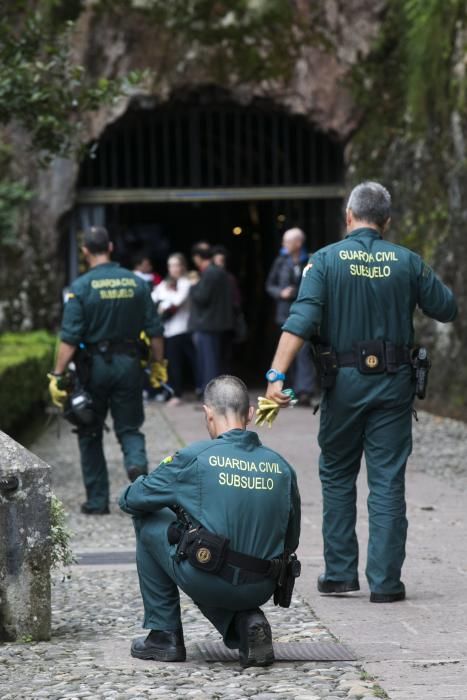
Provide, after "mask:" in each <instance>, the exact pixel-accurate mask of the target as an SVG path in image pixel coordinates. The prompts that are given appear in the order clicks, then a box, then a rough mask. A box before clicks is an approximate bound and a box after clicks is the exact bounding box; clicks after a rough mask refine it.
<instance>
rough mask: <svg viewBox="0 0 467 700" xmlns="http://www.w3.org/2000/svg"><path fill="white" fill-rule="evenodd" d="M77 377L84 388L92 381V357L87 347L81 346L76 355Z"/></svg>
mask: <svg viewBox="0 0 467 700" xmlns="http://www.w3.org/2000/svg"><path fill="white" fill-rule="evenodd" d="M74 361H75V365H76V377H77V379H78V382H79V384H81V386H82V387H85V388H86V387H87V386H88V384H89V382H90V380H91V371H92V355H91V353H90V352H89V351H88V350H87V349H86V347H85V346H83V347H81V346H79V348H78V350H77V351H76V353H75V356H74Z"/></svg>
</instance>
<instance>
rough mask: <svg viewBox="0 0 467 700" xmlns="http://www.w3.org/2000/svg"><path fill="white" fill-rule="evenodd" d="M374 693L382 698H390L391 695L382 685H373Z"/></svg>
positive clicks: (387, 699)
mask: <svg viewBox="0 0 467 700" xmlns="http://www.w3.org/2000/svg"><path fill="white" fill-rule="evenodd" d="M373 695H374V696H375V698H382V699H383V700H389V695H388V694H387V693H386V691H385V690H384V689H383V688H382V687H381V686H380V685H374V686H373Z"/></svg>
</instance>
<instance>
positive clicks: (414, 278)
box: [282, 228, 457, 352]
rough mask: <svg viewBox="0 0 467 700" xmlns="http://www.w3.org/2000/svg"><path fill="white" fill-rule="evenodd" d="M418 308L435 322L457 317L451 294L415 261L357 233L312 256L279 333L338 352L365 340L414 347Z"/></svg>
mask: <svg viewBox="0 0 467 700" xmlns="http://www.w3.org/2000/svg"><path fill="white" fill-rule="evenodd" d="M416 306H419V307H420V309H421V310H422V311H423V313H424V314H426V315H427V316H430V317H431V318H434V319H436V320H437V321H442V322H447V321H453V320H454V319H455V317H456V315H457V304H456V300H455V298H454V296H453V294H452V292H451V291H450V290H449V289H448V288H447V287H446V286H445V285H444V284H443V283H442V282H441V281H440V279H439V278H438V277H437V276H436V275H435V273H434V272H433V270H432V269H431V268H430V267H429V266H428V265H427V264H426V263H424V262H423V260H422V259H421V257H420V256H419V255H417V254H416V253H413V252H412V251H410V250H408V249H407V248H404V247H402V246H399V245H395V244H394V243H390V242H389V241H386V240H384V239H383V238H382V237H381V236H380V234H379V233H378V231H376V230H375V229H372V228H360V229H357V230H355V231H353V232H352V233H350V234H349V235H348V236H346V238H345V239H344V240H343V241H339V242H338V243H334V244H332V245H330V246H327V247H326V248H322V249H321V250H319V251H318V252H317V253H315V254H314V255H312V257H311V259H310V263H309V264H308V266H307V267H306V268H305V270H304V272H303V279H302V283H301V285H300V291H299V295H298V298H297V301H296V302H295V303H294V304H293V306H292V308H291V311H290V316H289V318H288V319H287V321H286V322H285V324H284V325H283V327H282V329H283V330H284V331H288V332H289V333H293V334H294V335H298V336H300V337H302V338H305V339H309V338H311V337H312V336H314V335H318V334H319V335H321V336H322V337H323V338H325V339H326V341H327V342H329V343H330V344H331V345H332V346H333V348H334V349H335V350H336V351H337V352H348V351H351V350H352V349H353V348H352V346H353V343H355V342H360V341H365V340H387V341H392V342H393V343H395V344H396V345H407V346H412V345H413V341H414V328H413V320H412V319H413V313H414V310H415V308H416Z"/></svg>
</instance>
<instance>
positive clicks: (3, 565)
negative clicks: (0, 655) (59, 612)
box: [0, 432, 51, 642]
mask: <svg viewBox="0 0 467 700" xmlns="http://www.w3.org/2000/svg"><path fill="white" fill-rule="evenodd" d="M50 552H51V539H50V467H49V466H48V465H47V464H45V463H44V462H42V461H41V460H40V459H38V458H37V457H36V456H35V455H33V454H31V453H30V452H28V451H27V450H26V449H24V447H21V445H18V443H16V442H15V441H14V440H12V439H11V438H10V437H8V435H5V433H2V432H0V642H5V641H21V640H24V641H26V640H29V641H33V640H34V641H39V640H44V639H49V638H50V622H51V609H50Z"/></svg>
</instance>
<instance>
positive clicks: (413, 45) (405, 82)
mask: <svg viewBox="0 0 467 700" xmlns="http://www.w3.org/2000/svg"><path fill="white" fill-rule="evenodd" d="M465 19H466V5H465V3H464V2H462V1H461V0H447V1H446V0H392V2H390V3H389V4H388V9H387V12H386V15H385V19H384V22H383V27H382V31H381V32H380V36H379V38H378V40H377V42H376V44H375V46H374V49H373V51H372V52H371V54H370V56H369V57H368V58H367V59H366V60H365V61H363V62H362V63H361V64H360V65H359V66H358V67H357V68H356V69H355V71H354V73H353V82H352V88H353V91H354V94H355V96H356V99H357V101H358V103H359V105H360V106H361V108H362V115H363V118H362V123H361V128H360V129H359V131H358V133H357V134H356V136H355V138H354V139H353V142H352V159H351V160H352V163H351V168H350V170H351V172H352V173H353V175H352V179H355V180H359V179H362V178H371V179H381V180H382V181H384V182H386V183H387V184H388V185H389V187H390V189H391V190H392V191H393V193H394V195H395V201H396V216H395V221H394V225H395V227H396V230H397V232H398V237H399V240H400V241H401V242H402V243H404V244H406V245H409V246H410V247H412V248H415V249H417V250H418V251H419V252H420V253H421V254H423V255H424V256H425V257H427V258H428V259H429V260H432V261H433V260H434V259H435V257H436V252H437V250H438V249H439V247H440V244H441V243H442V242H443V241H445V240H446V238H447V237H448V236H449V235H450V227H451V225H452V221H451V219H452V207H451V206H450V202H449V201H448V191H449V175H450V173H452V172H454V168H457V169H459V167H463V164H461V163H459V162H456V163H455V162H454V161H453V153H452V148H453V144H452V133H451V118H452V114H453V111H454V110H456V109H458V108H459V107H460V105H461V104H462V100H463V97H462V96H463V95H464V92H465V84H466V78H465V75H464V72H465V71H464V72H463V71H460V72H459V70H456V69H455V64H456V62H457V61H458V59H459V56H460V57H461V59H462V60H461V63H463V58H464V53H465V47H464V46H459V45H458V42H459V37H460V36H463V33H462V32H460V31H459V28H460V27H461V26H462V24H463V23H464V22H465ZM464 116H465V108H464ZM397 208H399V211H397Z"/></svg>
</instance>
